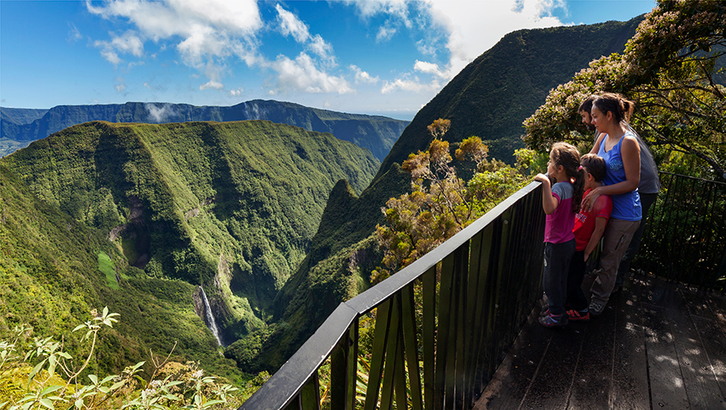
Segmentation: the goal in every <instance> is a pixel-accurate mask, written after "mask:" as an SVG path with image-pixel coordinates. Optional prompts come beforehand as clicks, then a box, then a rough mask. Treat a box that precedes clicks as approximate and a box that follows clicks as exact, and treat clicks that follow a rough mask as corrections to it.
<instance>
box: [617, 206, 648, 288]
mask: <svg viewBox="0 0 726 410" xmlns="http://www.w3.org/2000/svg"><path fill="white" fill-rule="evenodd" d="M656 199H658V194H657V193H656V194H640V206H642V207H643V208H642V210H643V218H642V219H641V220H640V226H639V227H638V230H637V231H635V233H634V234H633V239H632V240H631V241H630V245H629V246H628V250H626V251H625V255H623V260H621V261H620V266H618V277H617V279H616V280H615V286H616V287H617V286H621V285H622V284H623V280H624V279H625V275H627V274H628V271H630V263H631V262H633V258H635V254H636V253H638V249H639V248H640V240H641V239H643V231H644V230H645V221H646V220H647V218H648V211H650V207H651V205H653V203H655V200H656Z"/></svg>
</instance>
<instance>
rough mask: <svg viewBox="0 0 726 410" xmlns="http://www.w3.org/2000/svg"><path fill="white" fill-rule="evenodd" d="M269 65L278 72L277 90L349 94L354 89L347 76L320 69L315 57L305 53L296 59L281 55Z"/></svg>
mask: <svg viewBox="0 0 726 410" xmlns="http://www.w3.org/2000/svg"><path fill="white" fill-rule="evenodd" d="M267 65H268V66H269V68H271V69H273V70H274V71H276V72H277V79H276V85H275V88H276V92H286V91H303V92H306V93H313V94H318V93H338V94H347V93H351V92H353V91H354V90H353V89H352V88H351V87H350V84H348V81H346V80H345V78H343V77H336V76H334V75H330V74H328V73H327V72H325V71H322V70H320V69H318V68H317V67H316V66H315V62H314V61H313V59H312V58H310V56H309V55H307V54H305V53H300V55H298V56H297V58H295V60H291V59H290V58H288V57H287V56H284V55H279V56H278V57H277V59H276V60H275V61H274V62H270V63H267Z"/></svg>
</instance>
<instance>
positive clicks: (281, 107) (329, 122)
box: [0, 100, 409, 161]
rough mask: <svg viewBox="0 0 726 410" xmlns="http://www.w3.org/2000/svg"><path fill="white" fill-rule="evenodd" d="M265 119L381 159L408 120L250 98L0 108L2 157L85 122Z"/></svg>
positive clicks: (153, 122)
mask: <svg viewBox="0 0 726 410" xmlns="http://www.w3.org/2000/svg"><path fill="white" fill-rule="evenodd" d="M244 120H269V121H272V122H275V123H278V124H288V125H294V126H297V127H301V128H304V129H306V130H308V131H317V132H329V133H331V134H333V135H335V136H336V138H338V139H342V140H345V141H350V142H353V143H354V144H356V145H358V146H359V147H362V148H366V149H368V150H370V151H371V152H372V153H373V155H374V156H376V157H377V158H378V160H379V161H381V160H383V158H385V156H386V155H387V154H388V151H389V150H390V149H391V147H392V146H393V143H394V142H395V141H396V139H397V138H398V136H399V135H401V132H403V130H404V128H406V126H407V125H408V123H409V121H402V120H395V119H392V118H388V117H382V116H374V115H363V114H348V113H342V112H335V111H329V110H322V109H317V108H310V107H305V106H303V105H300V104H295V103H290V102H281V101H272V100H270V101H265V100H253V101H247V102H243V103H240V104H237V105H234V106H229V107H220V106H194V105H189V104H172V103H140V102H127V103H125V104H104V105H59V106H56V107H53V108H51V109H49V110H31V109H17V108H3V107H0V157H2V156H4V155H7V154H10V153H11V152H13V151H15V150H16V149H18V148H22V147H24V146H27V144H28V143H29V142H31V141H35V140H38V139H42V138H45V137H47V136H48V135H50V134H52V133H55V132H58V131H61V130H63V129H65V128H68V127H71V126H73V125H77V124H81V123H85V122H89V121H108V122H124V123H151V124H159V123H171V122H188V121H219V122H228V121H244Z"/></svg>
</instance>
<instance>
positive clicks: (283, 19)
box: [275, 4, 310, 43]
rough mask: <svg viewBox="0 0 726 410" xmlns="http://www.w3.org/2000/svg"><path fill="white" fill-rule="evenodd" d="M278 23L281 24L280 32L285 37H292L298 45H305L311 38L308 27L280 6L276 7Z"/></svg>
mask: <svg viewBox="0 0 726 410" xmlns="http://www.w3.org/2000/svg"><path fill="white" fill-rule="evenodd" d="M275 10H277V21H278V22H279V23H280V32H281V33H282V35H283V36H290V35H291V36H292V37H293V38H294V39H295V41H297V42H298V43H305V42H306V41H308V39H309V38H310V32H309V31H308V26H307V25H306V24H305V23H303V22H302V20H300V19H299V18H298V17H297V16H296V15H294V14H293V13H291V12H289V11H287V10H285V9H284V8H282V6H280V5H279V4H277V5H275Z"/></svg>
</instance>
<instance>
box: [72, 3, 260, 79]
mask: <svg viewBox="0 0 726 410" xmlns="http://www.w3.org/2000/svg"><path fill="white" fill-rule="evenodd" d="M86 8H87V9H88V11H89V12H91V13H93V14H96V15H99V16H101V17H103V18H105V19H109V20H117V19H127V20H128V21H129V23H130V24H131V25H133V26H135V30H130V31H128V32H127V33H126V34H124V35H123V36H114V35H112V40H111V41H96V42H95V45H96V46H97V47H99V48H101V54H102V56H103V57H104V58H105V59H106V60H108V61H109V62H111V63H112V64H114V65H118V64H119V63H120V62H121V61H122V60H121V57H120V56H119V54H123V53H128V54H131V55H133V56H135V57H141V56H142V55H143V50H144V42H146V41H149V40H151V41H155V42H159V41H162V40H165V41H169V42H172V43H174V44H175V46H176V48H177V50H178V51H179V53H180V55H181V56H182V62H183V63H184V64H186V65H188V66H191V67H194V68H197V69H199V70H202V69H205V67H206V66H207V64H208V62H210V61H213V60H214V59H215V58H227V57H229V56H232V55H237V56H239V57H240V58H241V59H243V60H244V61H245V62H247V63H248V64H249V62H250V61H252V60H253V57H252V56H253V55H255V54H256V52H257V51H256V50H257V40H256V38H255V35H256V33H257V32H258V31H259V30H260V29H262V27H263V23H262V19H261V17H260V13H259V8H258V6H257V1H256V0H235V1H227V0H160V1H152V0H108V1H106V2H104V3H103V5H101V6H95V5H94V4H92V3H91V0H86ZM208 80H209V82H208V83H207V84H209V86H210V87H212V86H216V84H215V83H220V81H219V80H218V79H214V78H208ZM212 88H214V87H212Z"/></svg>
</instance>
